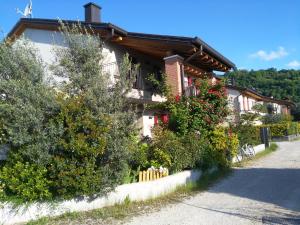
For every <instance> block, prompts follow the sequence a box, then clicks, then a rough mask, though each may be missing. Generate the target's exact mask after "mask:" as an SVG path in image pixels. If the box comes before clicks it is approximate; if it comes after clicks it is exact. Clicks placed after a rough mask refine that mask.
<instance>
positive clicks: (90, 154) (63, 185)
mask: <svg viewBox="0 0 300 225" xmlns="http://www.w3.org/2000/svg"><path fill="white" fill-rule="evenodd" d="M62 34H63V35H64V37H65V42H66V44H67V45H68V46H69V48H64V49H60V48H59V49H56V53H57V62H56V65H54V66H53V67H52V69H53V72H54V74H55V75H57V76H60V77H67V78H68V79H69V82H67V83H66V84H65V85H64V86H62V88H61V90H62V91H63V92H64V93H67V95H66V96H67V97H63V98H61V100H63V101H62V104H61V112H60V114H59V115H58V117H57V118H58V122H57V123H58V124H63V127H64V133H63V135H62V137H61V138H60V140H59V142H58V148H57V151H56V152H55V154H54V157H53V161H52V164H51V167H50V177H51V178H52V179H53V180H56V182H55V183H54V186H53V190H55V191H57V194H58V195H60V196H63V197H65V198H69V197H72V196H79V195H95V194H103V193H107V192H108V191H110V190H112V189H113V188H114V187H115V186H116V185H117V184H120V183H121V182H122V181H123V179H124V176H125V175H126V172H127V171H128V165H127V158H128V146H129V144H130V142H131V139H130V137H131V134H132V133H134V132H135V126H134V119H135V117H134V113H133V111H132V110H131V107H133V106H132V105H131V103H130V102H129V101H128V98H127V97H126V95H127V93H128V92H129V91H130V90H131V88H132V86H133V82H134V81H135V80H134V79H133V78H134V77H136V74H137V71H138V67H137V66H132V64H131V61H130V60H129V57H128V55H125V56H124V58H123V61H122V63H121V65H120V68H119V76H118V79H114V80H112V79H113V78H111V75H110V74H106V73H104V72H102V64H101V62H102V59H103V56H102V52H103V43H102V41H101V39H100V38H99V37H98V36H97V35H96V34H94V33H93V32H92V30H89V29H86V28H84V27H82V26H81V25H80V24H79V25H73V26H68V25H65V24H62ZM99 62H100V64H99ZM128 74H131V75H132V76H130V77H133V78H130V77H129V76H128Z"/></svg>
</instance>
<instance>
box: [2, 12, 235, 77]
mask: <svg viewBox="0 0 300 225" xmlns="http://www.w3.org/2000/svg"><path fill="white" fill-rule="evenodd" d="M62 22H63V23H66V24H78V23H79V22H80V24H82V25H83V26H88V27H91V28H92V29H93V30H94V31H95V32H96V33H98V34H100V35H101V36H103V37H105V39H106V40H107V39H108V38H109V37H110V41H112V42H116V43H117V44H118V45H122V46H124V47H128V48H132V49H134V50H137V51H140V52H142V53H145V54H151V55H153V56H154V57H157V58H164V57H166V56H167V55H166V54H167V53H169V54H178V55H180V56H182V57H183V58H184V59H185V60H186V61H188V62H189V63H190V64H192V65H195V66H198V67H199V68H203V69H204V70H206V71H210V72H211V71H213V70H217V71H223V72H225V71H228V70H230V69H235V64H234V63H233V62H231V61H230V60H229V59H227V58H226V57H224V56H223V55H222V54H220V53H219V52H218V51H217V50H215V49H214V48H212V47H211V46H209V45H208V44H207V43H206V42H204V41H203V40H201V39H200V38H198V37H182V36H171V35H157V34H145V33H136V32H128V31H126V30H124V29H122V28H120V27H118V26H116V25H114V24H112V23H86V22H84V21H74V20H63V21H62ZM59 27H60V22H59V20H55V19H38V18H21V19H20V20H19V21H18V22H17V23H16V25H15V26H14V27H13V29H12V30H11V31H10V33H9V34H8V38H11V39H14V38H16V37H18V36H19V35H21V34H22V33H23V31H24V30H25V29H26V28H33V29H43V30H58V29H59ZM113 37H122V39H117V38H115V39H114V38H113Z"/></svg>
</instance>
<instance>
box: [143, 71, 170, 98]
mask: <svg viewBox="0 0 300 225" xmlns="http://www.w3.org/2000/svg"><path fill="white" fill-rule="evenodd" d="M166 77H167V76H166V74H163V73H159V74H156V73H150V74H148V77H147V78H146V79H147V81H149V83H150V84H151V86H152V90H153V91H154V93H156V94H160V95H163V96H169V94H170V87H169V86H168V85H167V81H166Z"/></svg>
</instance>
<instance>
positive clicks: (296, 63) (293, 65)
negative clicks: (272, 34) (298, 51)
mask: <svg viewBox="0 0 300 225" xmlns="http://www.w3.org/2000/svg"><path fill="white" fill-rule="evenodd" d="M286 65H287V66H288V67H291V68H298V67H300V62H299V61H297V60H293V61H291V62H289V63H288V64H286Z"/></svg>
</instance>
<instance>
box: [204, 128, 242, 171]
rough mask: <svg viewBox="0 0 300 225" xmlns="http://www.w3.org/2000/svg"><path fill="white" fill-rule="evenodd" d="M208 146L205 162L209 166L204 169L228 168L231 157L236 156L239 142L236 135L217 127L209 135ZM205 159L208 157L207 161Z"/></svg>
mask: <svg viewBox="0 0 300 225" xmlns="http://www.w3.org/2000/svg"><path fill="white" fill-rule="evenodd" d="M209 140H210V145H209V146H208V148H209V150H208V153H210V154H207V153H206V158H205V159H206V160H208V162H209V163H210V164H211V165H209V166H208V165H206V167H212V166H217V167H228V166H229V165H230V164H231V159H232V157H234V156H236V154H237V151H238V146H239V140H238V137H237V135H236V134H234V133H232V132H231V131H230V132H228V131H226V129H225V128H224V127H218V128H216V129H214V130H213V131H211V132H210V134H209ZM207 157H209V158H208V159H207Z"/></svg>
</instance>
